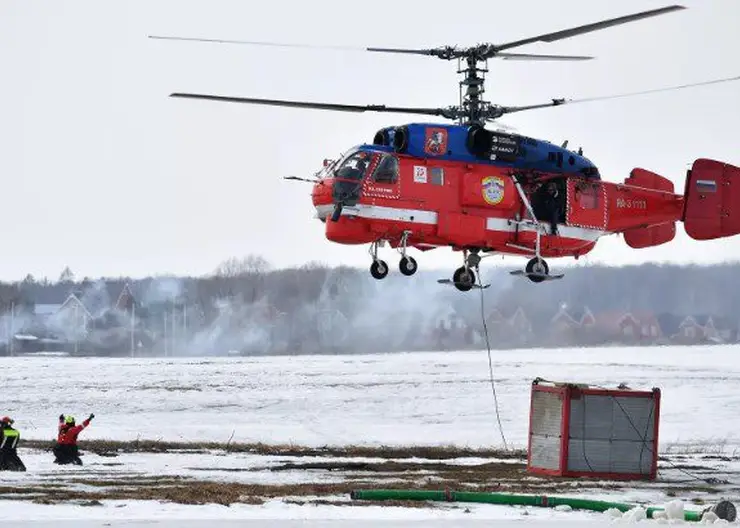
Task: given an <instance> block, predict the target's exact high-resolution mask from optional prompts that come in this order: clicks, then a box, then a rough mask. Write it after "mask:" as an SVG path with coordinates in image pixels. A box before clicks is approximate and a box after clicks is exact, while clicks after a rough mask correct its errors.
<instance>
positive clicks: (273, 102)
mask: <svg viewBox="0 0 740 528" xmlns="http://www.w3.org/2000/svg"><path fill="white" fill-rule="evenodd" d="M170 97H182V98H187V99H206V100H209V101H222V102H227V103H247V104H258V105H268V106H287V107H292V108H312V109H315V110H334V111H339V112H358V113H361V112H390V113H399V114H420V115H437V116H445V115H446V114H447V113H448V110H447V109H444V108H406V107H393V106H385V105H365V106H361V105H345V104H335V103H312V102H307V101H283V100H278V99H254V98H249V97H225V96H220V95H203V94H191V93H173V94H170Z"/></svg>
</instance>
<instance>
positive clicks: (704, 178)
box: [683, 159, 740, 240]
mask: <svg viewBox="0 0 740 528" xmlns="http://www.w3.org/2000/svg"><path fill="white" fill-rule="evenodd" d="M684 198H685V204H684V210H683V222H684V228H685V229H686V233H687V234H688V235H689V236H690V237H691V238H693V239H695V240H711V239H714V238H722V237H729V236H733V235H737V234H740V168H738V167H735V166H733V165H730V164H728V163H722V162H720V161H715V160H710V159H697V160H696V161H694V165H693V166H692V167H691V170H690V171H689V172H688V174H687V176H686V189H685V191H684Z"/></svg>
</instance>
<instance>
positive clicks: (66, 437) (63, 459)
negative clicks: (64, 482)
mask: <svg viewBox="0 0 740 528" xmlns="http://www.w3.org/2000/svg"><path fill="white" fill-rule="evenodd" d="M93 418H95V415H94V414H91V415H90V416H89V417H88V418H87V420H85V421H84V422H82V423H81V424H80V425H75V418H74V416H64V415H63V414H60V415H59V435H58V436H57V444H56V445H55V446H54V457H55V458H54V463H55V464H76V465H78V466H81V465H82V460H80V450H79V449H78V447H77V436H78V435H79V434H80V433H81V432H82V430H83V429H84V428H85V427H87V426H88V425H90V421H91V420H92V419H93Z"/></svg>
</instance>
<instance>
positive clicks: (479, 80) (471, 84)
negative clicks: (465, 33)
mask: <svg viewBox="0 0 740 528" xmlns="http://www.w3.org/2000/svg"><path fill="white" fill-rule="evenodd" d="M463 61H464V62H465V68H460V65H461V63H462V62H463ZM479 62H483V63H484V67H482V68H480V67H478V63H479ZM487 66H488V60H487V59H485V58H481V57H479V56H478V54H477V53H475V48H473V49H472V50H470V51H469V53H468V55H467V56H466V57H465V58H464V59H458V68H457V73H459V74H463V75H464V76H465V77H464V78H463V80H461V81H460V110H461V111H460V115H459V116H458V123H459V124H461V125H474V124H475V125H481V126H482V125H483V124H484V123H485V121H486V120H485V119H483V118H482V115H481V114H482V113H483V108H484V105H487V104H488V103H486V102H485V101H484V100H483V99H482V96H483V94H484V93H485V91H486V86H485V80H486V73H487V72H488V68H487Z"/></svg>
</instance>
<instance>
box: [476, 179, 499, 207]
mask: <svg viewBox="0 0 740 528" xmlns="http://www.w3.org/2000/svg"><path fill="white" fill-rule="evenodd" d="M481 187H482V190H483V199H484V200H485V201H486V203H487V204H489V205H498V204H500V203H501V200H503V199H504V179H503V178H501V177H500V176H486V177H485V178H483V180H481Z"/></svg>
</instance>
